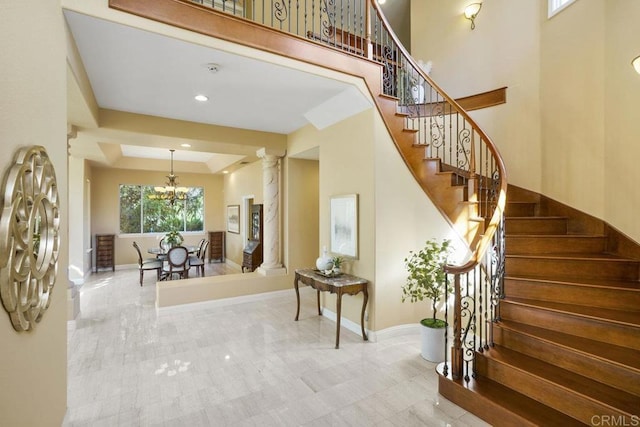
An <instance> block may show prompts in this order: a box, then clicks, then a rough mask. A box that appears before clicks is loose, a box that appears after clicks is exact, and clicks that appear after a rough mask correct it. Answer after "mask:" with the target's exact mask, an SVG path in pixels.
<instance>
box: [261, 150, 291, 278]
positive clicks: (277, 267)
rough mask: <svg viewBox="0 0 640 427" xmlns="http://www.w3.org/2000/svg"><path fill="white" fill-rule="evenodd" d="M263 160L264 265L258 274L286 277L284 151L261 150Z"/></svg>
mask: <svg viewBox="0 0 640 427" xmlns="http://www.w3.org/2000/svg"><path fill="white" fill-rule="evenodd" d="M256 154H257V156H258V157H260V158H261V159H262V193H263V199H264V207H263V215H264V218H263V225H262V227H263V239H264V242H262V248H263V249H262V250H263V257H262V260H263V261H262V265H260V267H259V268H258V270H257V271H258V273H261V274H263V275H265V276H274V275H284V274H286V270H285V269H284V268H283V267H282V263H281V262H280V158H281V157H283V156H284V154H285V153H284V152H283V151H282V150H268V149H266V148H261V149H260V150H258V151H257V152H256Z"/></svg>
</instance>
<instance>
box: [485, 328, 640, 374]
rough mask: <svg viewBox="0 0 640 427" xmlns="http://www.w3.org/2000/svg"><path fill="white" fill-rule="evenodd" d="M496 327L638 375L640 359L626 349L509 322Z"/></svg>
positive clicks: (633, 352)
mask: <svg viewBox="0 0 640 427" xmlns="http://www.w3.org/2000/svg"><path fill="white" fill-rule="evenodd" d="M498 325H499V326H500V327H501V328H505V329H511V330H513V331H516V332H519V333H522V334H526V335H529V336H533V337H535V338H537V339H541V340H544V341H548V342H551V343H553V344H556V345H560V346H563V347H567V348H571V349H574V350H577V351H579V352H581V353H585V354H587V355H589V356H590V357H595V358H598V359H603V360H605V361H608V362H612V363H616V364H618V365H622V366H625V367H627V368H630V369H634V370H635V371H637V372H638V373H640V357H638V354H637V352H635V351H630V350H629V349H628V348H625V347H620V346H617V345H613V344H610V343H603V342H601V341H595V340H591V339H588V338H582V337H578V336H575V335H570V334H565V333H562V332H556V331H553V330H550V329H545V328H539V327H537V326H532V325H526V324H524V323H519V322H512V321H509V320H501V321H500V322H499V323H498Z"/></svg>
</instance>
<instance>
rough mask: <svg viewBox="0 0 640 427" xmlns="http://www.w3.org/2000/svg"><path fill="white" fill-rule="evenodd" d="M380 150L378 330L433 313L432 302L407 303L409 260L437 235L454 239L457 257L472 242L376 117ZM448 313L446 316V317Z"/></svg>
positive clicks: (377, 180) (377, 182)
mask: <svg viewBox="0 0 640 427" xmlns="http://www.w3.org/2000/svg"><path fill="white" fill-rule="evenodd" d="M372 126H373V127H374V138H375V139H374V140H375V146H374V152H375V159H374V161H375V163H374V164H375V212H376V215H375V236H376V240H375V242H376V244H375V245H376V251H375V265H376V277H375V282H376V286H375V289H374V301H375V307H374V308H375V312H374V313H373V314H374V326H375V328H374V329H375V330H382V329H386V328H390V327H393V326H397V325H404V324H415V323H417V322H418V321H419V320H421V319H424V318H425V317H428V316H429V315H430V313H431V312H430V310H431V309H430V307H429V303H428V302H426V301H425V302H421V303H415V304H411V303H408V302H405V303H402V290H401V287H402V285H403V284H404V283H405V282H406V279H407V271H406V269H405V266H404V259H405V257H407V256H408V255H409V251H416V250H419V249H420V248H422V247H423V246H424V243H425V242H426V241H427V240H428V239H431V238H435V239H438V240H442V239H450V240H451V241H452V243H453V245H454V247H455V248H456V250H457V259H455V260H454V259H452V261H461V260H462V259H463V258H464V257H465V256H467V249H466V244H465V243H464V239H462V238H460V237H459V236H458V235H457V234H456V233H455V231H454V230H453V229H452V228H451V226H450V225H449V223H448V222H447V220H446V219H445V218H444V217H443V216H442V214H441V213H440V211H439V210H438V209H437V208H436V207H435V205H434V204H433V203H432V202H431V200H430V199H429V198H428V197H427V195H426V194H425V193H424V191H423V190H422V188H421V187H420V186H419V185H418V183H417V182H416V180H415V179H414V177H413V175H411V173H410V172H409V169H408V168H407V167H406V165H405V163H404V161H403V160H402V158H401V157H400V154H399V153H398V150H397V149H396V148H395V146H394V144H393V141H392V140H391V138H390V136H389V135H388V133H387V132H386V130H385V128H384V124H383V123H382V120H381V119H380V118H379V117H376V118H375V120H373V123H372ZM442 316H443V314H441V315H440V317H442Z"/></svg>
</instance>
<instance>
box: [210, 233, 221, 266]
mask: <svg viewBox="0 0 640 427" xmlns="http://www.w3.org/2000/svg"><path fill="white" fill-rule="evenodd" d="M224 236H225V234H224V231H210V232H209V262H211V261H213V260H216V261H220V262H224V257H225V247H224V238H225V237H224Z"/></svg>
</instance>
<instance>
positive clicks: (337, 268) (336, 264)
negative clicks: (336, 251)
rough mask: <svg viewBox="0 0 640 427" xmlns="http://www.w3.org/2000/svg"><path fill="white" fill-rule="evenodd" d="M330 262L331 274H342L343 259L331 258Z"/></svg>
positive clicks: (338, 257)
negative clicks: (331, 263)
mask: <svg viewBox="0 0 640 427" xmlns="http://www.w3.org/2000/svg"><path fill="white" fill-rule="evenodd" d="M331 261H332V262H333V273H334V274H340V273H342V263H344V258H343V257H341V256H334V257H333V258H331Z"/></svg>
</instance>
